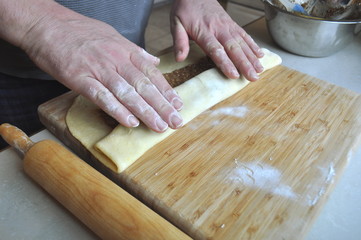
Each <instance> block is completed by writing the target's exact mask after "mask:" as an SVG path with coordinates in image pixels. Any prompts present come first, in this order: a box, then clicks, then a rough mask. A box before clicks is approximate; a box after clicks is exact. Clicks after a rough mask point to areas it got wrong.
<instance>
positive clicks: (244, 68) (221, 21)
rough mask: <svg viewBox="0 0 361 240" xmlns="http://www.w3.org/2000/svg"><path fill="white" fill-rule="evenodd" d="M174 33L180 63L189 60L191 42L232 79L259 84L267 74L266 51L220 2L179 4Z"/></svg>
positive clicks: (196, 0)
mask: <svg viewBox="0 0 361 240" xmlns="http://www.w3.org/2000/svg"><path fill="white" fill-rule="evenodd" d="M171 30H172V35H173V42H174V50H175V55H176V60H177V61H183V60H184V59H185V58H186V57H187V56H188V53H189V38H191V39H192V40H194V41H195V42H196V43H197V44H198V45H199V46H200V47H201V48H202V49H203V50H204V51H205V53H206V54H207V55H208V56H209V57H210V58H212V60H213V62H214V63H215V64H216V65H217V67H218V68H219V69H220V70H221V71H222V72H223V73H224V74H225V75H226V76H227V77H229V78H238V77H239V76H240V74H243V75H244V76H245V77H246V78H247V79H248V80H250V81H255V80H257V79H258V78H259V77H258V74H257V73H260V72H262V71H263V67H262V64H261V63H260V61H259V60H258V58H261V57H263V55H264V54H263V52H262V50H261V49H260V47H259V46H258V45H257V44H256V43H255V42H254V41H253V39H252V38H251V37H250V36H249V35H248V34H247V33H246V32H245V30H244V29H243V28H241V27H240V26H239V25H238V24H237V23H235V22H234V21H233V20H232V19H231V17H230V16H229V15H228V14H227V12H226V11H225V10H224V9H223V8H222V6H221V5H220V4H219V3H218V2H217V1H216V0H175V1H174V4H173V8H172V11H171Z"/></svg>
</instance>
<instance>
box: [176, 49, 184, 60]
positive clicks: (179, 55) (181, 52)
mask: <svg viewBox="0 0 361 240" xmlns="http://www.w3.org/2000/svg"><path fill="white" fill-rule="evenodd" d="M182 54H183V51H182V50H178V51H177V53H176V60H177V61H180V58H181V57H182Z"/></svg>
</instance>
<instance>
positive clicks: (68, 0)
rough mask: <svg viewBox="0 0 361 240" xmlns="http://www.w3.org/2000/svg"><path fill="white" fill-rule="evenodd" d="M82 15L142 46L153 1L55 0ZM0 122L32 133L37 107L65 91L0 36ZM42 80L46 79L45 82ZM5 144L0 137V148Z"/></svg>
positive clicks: (38, 126)
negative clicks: (111, 27)
mask: <svg viewBox="0 0 361 240" xmlns="http://www.w3.org/2000/svg"><path fill="white" fill-rule="evenodd" d="M57 2H58V3H60V4H62V5H64V6H65V7H67V8H70V9H72V10H74V11H76V12H79V13H81V14H83V15H85V16H88V17H91V18H95V19H98V20H100V21H103V22H106V23H108V24H109V25H111V26H113V27H114V28H115V29H116V30H117V31H118V32H120V33H121V34H122V35H123V36H124V37H126V38H127V39H129V40H130V41H132V42H134V43H136V44H138V45H139V46H141V47H144V32H145V28H146V25H147V22H148V18H149V15H150V12H151V8H152V5H153V0H57ZM0 53H1V54H0V124H1V123H4V122H8V123H11V124H13V125H15V126H17V127H19V128H21V129H22V130H24V131H25V132H26V133H27V134H29V135H31V134H33V133H35V132H37V131H39V130H41V129H42V128H43V126H42V124H41V123H40V121H39V119H38V115H37V107H38V106H39V105H40V104H41V103H44V102H46V101H47V100H49V99H52V98H54V97H56V96H59V95H60V94H62V93H64V92H66V91H68V89H67V88H65V87H64V86H63V85H61V84H60V83H58V82H56V81H54V80H53V78H52V77H51V76H49V75H48V74H46V73H44V72H43V71H41V70H40V69H39V68H37V67H36V66H35V65H34V64H33V63H32V62H31V60H30V59H29V58H28V57H27V56H26V54H25V53H24V52H23V51H22V50H21V49H19V48H17V47H15V46H12V45H11V44H9V43H7V42H5V41H3V40H1V39H0ZM44 80H45V81H44ZM4 146H6V144H5V142H4V141H3V140H2V139H1V140H0V149H2V148H3V147H4Z"/></svg>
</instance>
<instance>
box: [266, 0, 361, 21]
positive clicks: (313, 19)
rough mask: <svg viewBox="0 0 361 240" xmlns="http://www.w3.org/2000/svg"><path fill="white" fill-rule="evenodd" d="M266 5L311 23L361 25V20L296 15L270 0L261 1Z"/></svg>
mask: <svg viewBox="0 0 361 240" xmlns="http://www.w3.org/2000/svg"><path fill="white" fill-rule="evenodd" d="M261 1H262V2H263V3H264V4H265V5H267V6H269V7H271V8H274V9H276V10H277V11H279V12H282V13H284V14H287V15H290V16H293V17H298V18H302V19H307V20H311V21H317V22H325V23H334V24H340V23H341V24H359V23H361V19H353V20H327V19H324V18H317V17H312V16H306V15H303V14H294V13H292V12H289V11H286V10H283V9H281V8H279V7H277V6H275V5H273V4H271V3H270V0H261Z"/></svg>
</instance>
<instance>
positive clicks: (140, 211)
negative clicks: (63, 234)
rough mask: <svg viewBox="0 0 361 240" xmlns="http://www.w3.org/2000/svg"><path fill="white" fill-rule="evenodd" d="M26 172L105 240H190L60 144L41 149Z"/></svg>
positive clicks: (31, 155)
mask: <svg viewBox="0 0 361 240" xmlns="http://www.w3.org/2000/svg"><path fill="white" fill-rule="evenodd" d="M24 170H25V172H26V173H27V174H28V175H29V176H30V177H31V178H32V179H33V180H35V181H36V182H37V183H39V184H40V186H42V187H43V188H44V189H45V190H46V191H47V192H48V193H50V194H51V196H53V197H54V198H55V199H57V200H58V201H59V202H60V203H61V204H62V205H64V206H65V207H66V208H67V209H68V210H69V211H70V212H71V213H73V214H74V215H75V216H76V217H78V218H79V219H80V220H81V221H82V222H83V223H84V224H85V225H87V226H88V227H89V228H90V229H92V230H93V231H94V232H95V233H96V234H98V236H99V237H101V238H102V239H109V240H113V239H124V240H130V239H164V240H168V239H176V240H178V239H190V238H189V237H188V236H187V235H185V234H184V233H183V232H181V231H180V230H179V229H177V228H175V227H174V226H173V225H171V224H170V223H169V222H168V221H166V220H164V219H163V218H162V217H160V216H159V215H158V214H156V213H155V212H153V211H152V210H151V209H149V208H147V207H146V206H145V205H144V204H142V203H141V202H139V201H138V200H137V199H135V198H134V197H132V196H131V195H130V194H129V193H127V192H126V191H124V190H123V189H121V188H120V187H119V186H117V185H116V184H114V183H113V182H111V181H110V180H109V179H107V178H106V177H104V176H103V175H102V174H100V173H99V172H98V171H96V170H95V169H94V168H92V167H90V166H89V165H88V164H86V163H85V162H83V161H82V160H81V159H79V158H78V157H77V156H76V155H74V154H73V153H71V152H70V151H68V150H67V149H65V148H64V147H63V146H62V145H60V144H58V143H56V142H54V141H51V140H46V141H41V142H38V143H35V144H34V145H33V146H32V147H31V148H30V149H29V150H28V151H27V152H26V154H25V158H24ZM49 237H51V236H49Z"/></svg>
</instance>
